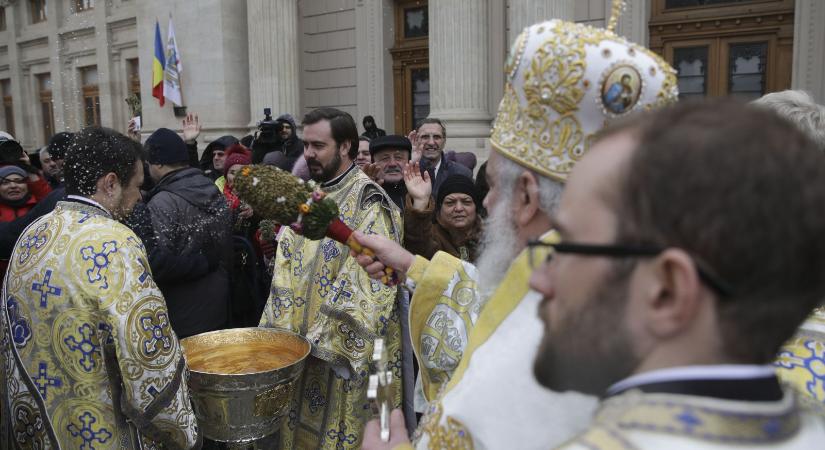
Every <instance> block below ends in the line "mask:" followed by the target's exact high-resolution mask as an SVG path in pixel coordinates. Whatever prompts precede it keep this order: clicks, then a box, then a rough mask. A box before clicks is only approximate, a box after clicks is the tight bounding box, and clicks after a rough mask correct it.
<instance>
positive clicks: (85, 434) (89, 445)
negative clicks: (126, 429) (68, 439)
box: [66, 411, 112, 450]
mask: <svg viewBox="0 0 825 450" xmlns="http://www.w3.org/2000/svg"><path fill="white" fill-rule="evenodd" d="M77 418H78V420H80V427H78V426H77V425H76V424H75V423H74V422H72V423H70V424H69V425H68V426H67V427H66V429H67V430H68V431H69V433H71V434H72V436H74V437H79V438H81V439H83V444H81V445H80V448H81V450H94V448H95V447H94V445H93V444H94V443H95V442H99V443H101V444H105V443H106V441H108V440H109V439H111V437H112V433H110V432H109V430H107V429H106V428H100V429H99V430H97V431H95V430H94V428H92V426H93V425H94V423H95V422H97V418H95V416H93V415H92V413H90V412H88V411H86V412H84V413H83V414H81V415H79V416H77Z"/></svg>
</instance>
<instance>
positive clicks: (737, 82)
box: [728, 42, 768, 100]
mask: <svg viewBox="0 0 825 450" xmlns="http://www.w3.org/2000/svg"><path fill="white" fill-rule="evenodd" d="M729 49H730V52H729V55H730V57H729V61H728V64H729V70H728V92H729V93H730V94H731V95H735V96H737V97H742V98H743V99H746V100H749V99H754V100H755V99H757V98H759V97H761V96H762V95H764V94H765V66H766V65H767V64H766V62H767V58H768V43H767V42H757V43H748V44H731V45H730V47H729Z"/></svg>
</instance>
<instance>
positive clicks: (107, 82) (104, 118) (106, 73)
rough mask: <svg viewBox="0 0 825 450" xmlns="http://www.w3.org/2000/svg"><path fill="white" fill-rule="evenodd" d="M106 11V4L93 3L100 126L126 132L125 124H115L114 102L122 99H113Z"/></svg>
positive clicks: (113, 77)
mask: <svg viewBox="0 0 825 450" xmlns="http://www.w3.org/2000/svg"><path fill="white" fill-rule="evenodd" d="M108 9H109V3H108V2H95V8H94V11H93V14H94V21H95V25H94V26H95V54H96V56H97V89H98V94H99V95H100V125H101V126H104V127H108V128H114V129H116V130H126V128H127V126H128V125H127V124H123V123H115V117H116V116H115V115H114V102H115V101H117V100H120V101H121V102H122V101H123V99H115V92H117V91H116V90H115V89H114V80H116V79H117V78H116V77H115V76H113V75H112V69H113V68H114V66H113V64H112V57H111V55H110V53H109V52H110V46H111V40H110V39H109V27H108V25H107V23H106V18H107V16H108V11H107V10H108ZM164 38H165V37H164ZM164 42H165V41H164ZM164 47H165V46H164Z"/></svg>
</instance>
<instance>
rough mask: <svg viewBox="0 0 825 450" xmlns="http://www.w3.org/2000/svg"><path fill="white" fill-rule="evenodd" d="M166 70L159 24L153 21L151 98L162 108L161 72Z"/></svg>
mask: <svg viewBox="0 0 825 450" xmlns="http://www.w3.org/2000/svg"><path fill="white" fill-rule="evenodd" d="M165 69H166V57H164V55H163V41H161V40H160V24H159V23H158V21H157V20H156V21H155V57H154V58H153V59H152V97H155V98H156V99H158V101H159V102H160V106H163V103H164V101H165V99H164V97H163V71H164V70H165Z"/></svg>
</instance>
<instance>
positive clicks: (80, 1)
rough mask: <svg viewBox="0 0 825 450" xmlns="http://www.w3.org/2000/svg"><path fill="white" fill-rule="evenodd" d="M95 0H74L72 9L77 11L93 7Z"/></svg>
mask: <svg viewBox="0 0 825 450" xmlns="http://www.w3.org/2000/svg"><path fill="white" fill-rule="evenodd" d="M94 7H95V0H74V10H75V11H77V12H82V11H88V10H90V9H94Z"/></svg>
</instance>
